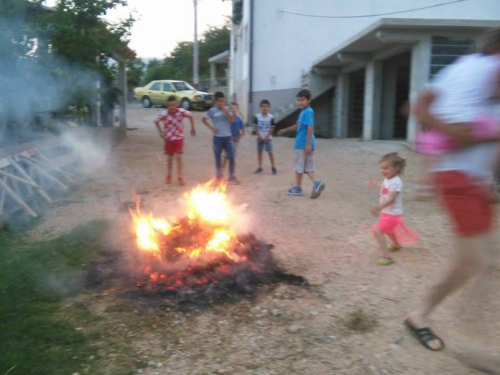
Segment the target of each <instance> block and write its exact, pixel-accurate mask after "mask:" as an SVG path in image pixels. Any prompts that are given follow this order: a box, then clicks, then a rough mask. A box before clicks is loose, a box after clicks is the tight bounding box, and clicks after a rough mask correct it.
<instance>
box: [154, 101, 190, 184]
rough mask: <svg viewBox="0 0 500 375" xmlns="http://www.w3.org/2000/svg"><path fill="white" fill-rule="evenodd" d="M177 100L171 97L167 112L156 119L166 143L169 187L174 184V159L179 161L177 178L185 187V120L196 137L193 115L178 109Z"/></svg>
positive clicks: (161, 136)
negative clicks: (183, 168)
mask: <svg viewBox="0 0 500 375" xmlns="http://www.w3.org/2000/svg"><path fill="white" fill-rule="evenodd" d="M178 107H179V104H178V102H177V98H176V97H175V96H174V95H171V96H169V97H168V99H167V110H166V111H163V112H162V113H160V115H159V116H158V117H157V118H156V119H155V125H156V128H157V129H158V132H159V134H160V138H161V139H163V140H164V141H165V154H166V155H167V178H166V181H165V182H166V183H167V185H169V184H171V183H172V168H173V164H174V158H175V160H176V161H177V178H178V180H179V185H181V186H184V185H185V182H184V177H183V174H182V173H183V170H182V152H183V149H184V124H183V120H184V119H185V118H188V119H189V121H190V122H191V135H192V136H195V135H196V130H195V127H194V119H193V114H192V113H191V112H189V111H186V110H184V109H182V108H178ZM161 124H163V128H161V126H160V125H161Z"/></svg>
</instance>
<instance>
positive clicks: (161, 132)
mask: <svg viewBox="0 0 500 375" xmlns="http://www.w3.org/2000/svg"><path fill="white" fill-rule="evenodd" d="M155 125H156V129H158V133H159V134H160V138H161V139H165V134H164V133H163V130H162V129H161V127H160V122H159V121H155Z"/></svg>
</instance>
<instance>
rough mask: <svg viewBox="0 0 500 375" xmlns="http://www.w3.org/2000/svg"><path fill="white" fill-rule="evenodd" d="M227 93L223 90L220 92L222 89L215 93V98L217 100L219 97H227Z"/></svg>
mask: <svg viewBox="0 0 500 375" xmlns="http://www.w3.org/2000/svg"><path fill="white" fill-rule="evenodd" d="M225 97H226V95H224V93H223V92H220V91H217V92H216V93H215V94H214V98H215V100H219V99H222V98H225Z"/></svg>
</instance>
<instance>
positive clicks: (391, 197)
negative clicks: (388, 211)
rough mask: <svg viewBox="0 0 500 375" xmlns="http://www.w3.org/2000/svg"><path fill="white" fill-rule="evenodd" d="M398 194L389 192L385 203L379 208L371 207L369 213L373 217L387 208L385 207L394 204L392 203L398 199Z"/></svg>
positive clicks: (397, 192)
mask: <svg viewBox="0 0 500 375" xmlns="http://www.w3.org/2000/svg"><path fill="white" fill-rule="evenodd" d="M398 194H399V191H391V192H389V197H388V199H387V201H386V202H385V203H384V204H382V205H380V206H377V207H373V208H372V209H371V210H370V211H371V213H372V214H373V215H375V216H377V215H379V214H380V212H381V211H382V210H383V209H384V208H387V207H390V206H392V205H393V204H394V202H396V198H397V197H398Z"/></svg>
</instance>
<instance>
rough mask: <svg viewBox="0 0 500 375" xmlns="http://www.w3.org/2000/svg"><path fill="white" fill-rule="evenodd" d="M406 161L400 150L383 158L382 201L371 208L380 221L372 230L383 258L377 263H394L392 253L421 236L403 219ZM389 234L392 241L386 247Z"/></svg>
mask: <svg viewBox="0 0 500 375" xmlns="http://www.w3.org/2000/svg"><path fill="white" fill-rule="evenodd" d="M405 166H406V161H405V159H403V158H402V157H400V156H399V155H398V154H397V153H395V152H394V153H391V154H387V155H385V156H383V157H382V159H381V160H380V172H381V174H382V176H383V177H384V181H383V182H382V184H380V204H379V206H377V207H374V208H372V209H371V213H372V214H373V215H374V216H380V220H379V222H378V223H377V224H376V225H374V226H373V227H372V229H371V231H372V233H373V235H374V237H375V239H376V240H377V242H378V244H379V246H380V251H381V257H380V258H379V260H378V262H377V263H378V264H379V265H381V266H388V265H390V264H392V263H394V259H393V258H392V256H391V252H396V251H398V250H400V249H401V247H402V246H409V245H411V244H413V243H415V242H417V241H418V240H419V238H420V237H419V235H418V234H417V233H415V232H413V231H411V230H409V229H408V228H407V226H406V224H405V223H404V221H403V180H402V179H401V175H402V174H403V172H404V169H405ZM386 236H387V237H389V239H390V241H391V246H390V247H387V242H386Z"/></svg>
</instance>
